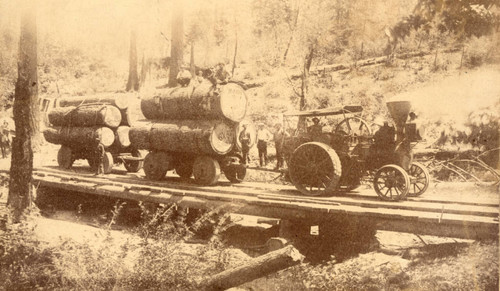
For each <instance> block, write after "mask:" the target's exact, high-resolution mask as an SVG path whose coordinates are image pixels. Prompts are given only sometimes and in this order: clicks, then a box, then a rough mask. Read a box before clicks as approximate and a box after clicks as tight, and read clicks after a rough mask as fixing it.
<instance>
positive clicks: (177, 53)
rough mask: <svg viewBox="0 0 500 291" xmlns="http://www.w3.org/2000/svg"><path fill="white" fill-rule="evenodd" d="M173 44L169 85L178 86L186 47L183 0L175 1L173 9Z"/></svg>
mask: <svg viewBox="0 0 500 291" xmlns="http://www.w3.org/2000/svg"><path fill="white" fill-rule="evenodd" d="M171 28H172V46H171V49H170V73H169V76H168V86H169V87H175V86H177V74H179V71H180V67H181V66H182V61H183V48H184V10H183V2H182V0H174V1H173V9H172V25H171Z"/></svg>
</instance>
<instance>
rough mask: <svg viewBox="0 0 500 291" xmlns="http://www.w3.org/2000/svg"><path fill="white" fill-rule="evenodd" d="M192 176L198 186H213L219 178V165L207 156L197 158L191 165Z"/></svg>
mask: <svg viewBox="0 0 500 291" xmlns="http://www.w3.org/2000/svg"><path fill="white" fill-rule="evenodd" d="M193 175H194V180H195V181H196V183H198V184H200V185H213V184H215V183H217V181H218V180H219V177H220V165H219V162H217V161H216V160H215V159H214V158H211V157H208V156H201V157H197V158H196V159H195V160H194V164H193Z"/></svg>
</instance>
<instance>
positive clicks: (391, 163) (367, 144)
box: [283, 101, 429, 201]
mask: <svg viewBox="0 0 500 291" xmlns="http://www.w3.org/2000/svg"><path fill="white" fill-rule="evenodd" d="M387 108H388V109H389V113H390V114H391V116H392V118H393V120H394V123H395V128H394V127H391V126H389V125H388V123H384V126H382V127H381V128H380V129H379V130H378V131H377V132H376V133H375V134H372V130H371V127H370V126H369V125H368V123H367V122H366V121H364V120H363V119H361V118H360V117H357V116H354V114H355V113H360V112H362V110H363V108H362V107H361V106H344V107H341V108H334V109H331V108H329V109H321V110H312V111H299V112H290V113H285V114H284V119H285V129H286V128H287V127H289V126H290V121H291V120H292V119H294V118H298V123H297V128H296V130H294V131H293V132H291V134H290V136H286V137H285V138H284V142H283V151H284V154H285V159H286V161H287V164H288V174H289V178H290V180H291V182H292V183H293V184H294V185H295V187H296V188H297V189H298V190H299V191H300V192H301V193H302V194H304V195H309V196H319V195H325V194H330V193H332V192H339V191H349V190H352V189H354V188H356V187H358V186H359V185H360V183H361V179H362V178H363V177H370V178H372V181H373V187H374V189H375V191H376V193H377V195H378V196H379V197H380V198H382V199H383V200H396V201H397V200H401V199H405V197H406V196H407V195H408V196H418V195H421V194H422V193H424V192H425V190H427V187H428V185H429V173H428V171H427V170H426V168H425V167H424V166H422V165H421V164H419V163H416V162H413V154H412V146H413V145H414V144H415V143H416V142H417V141H418V139H419V137H418V132H417V129H416V126H415V124H414V123H411V122H407V118H408V114H409V113H410V109H411V104H410V102H408V101H395V102H388V103H387ZM326 116H342V117H344V119H343V120H342V121H341V122H339V123H337V124H336V125H335V126H334V127H333V129H332V130H331V131H324V130H322V129H321V128H320V129H319V131H318V130H317V128H314V126H311V127H309V128H308V127H307V126H306V125H307V124H306V118H308V117H309V118H311V117H314V118H316V119H317V118H318V117H326Z"/></svg>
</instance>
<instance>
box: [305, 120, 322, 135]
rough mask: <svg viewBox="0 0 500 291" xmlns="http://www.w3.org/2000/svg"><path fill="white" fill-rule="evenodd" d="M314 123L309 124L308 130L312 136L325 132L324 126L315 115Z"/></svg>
mask: <svg viewBox="0 0 500 291" xmlns="http://www.w3.org/2000/svg"><path fill="white" fill-rule="evenodd" d="M312 122H313V125H311V126H309V128H308V129H307V132H309V134H310V135H311V137H312V138H315V137H318V136H321V134H322V133H323V126H322V125H321V124H320V123H319V118H317V117H314V118H313V119H312Z"/></svg>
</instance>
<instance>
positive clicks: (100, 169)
mask: <svg viewBox="0 0 500 291" xmlns="http://www.w3.org/2000/svg"><path fill="white" fill-rule="evenodd" d="M94 150H95V152H94V157H95V167H96V168H95V174H96V176H100V175H102V174H104V164H103V163H104V155H105V154H106V149H105V148H104V145H103V144H102V143H101V140H100V139H99V138H98V137H97V138H96V139H95V149H94Z"/></svg>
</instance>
